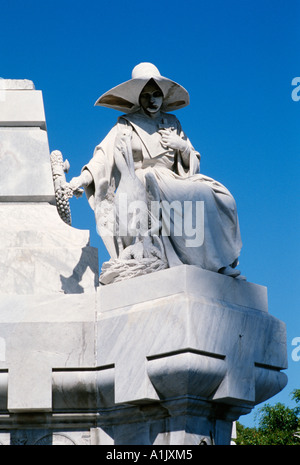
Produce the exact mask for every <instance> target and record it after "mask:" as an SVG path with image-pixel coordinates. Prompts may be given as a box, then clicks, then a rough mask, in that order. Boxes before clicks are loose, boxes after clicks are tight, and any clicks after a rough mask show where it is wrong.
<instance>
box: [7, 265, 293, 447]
mask: <svg viewBox="0 0 300 465" xmlns="http://www.w3.org/2000/svg"><path fill="white" fill-rule="evenodd" d="M0 314H1V321H0V330H1V335H0V340H1V342H2V357H1V358H2V360H1V371H0V387H1V388H0V412H1V415H0V441H1V440H2V441H3V438H5V437H7V434H8V433H9V435H10V440H11V441H14V440H15V439H14V438H15V437H16V435H17V436H18V437H19V440H21V439H20V438H21V437H22V438H23V440H24V437H25V438H26V441H27V443H34V444H38V443H40V442H41V441H42V442H43V441H46V439H43V438H47V441H48V443H49V441H59V440H65V441H66V444H67V443H68V441H71V442H70V443H75V444H81V443H86V444H100V445H113V444H115V445H133V444H136V445H151V444H153V445H162V444H165V445H168V444H169V445H197V444H200V443H203V442H204V443H207V444H212V443H213V444H229V443H230V437H231V430H232V422H233V421H235V420H237V419H238V418H239V417H240V416H241V415H243V414H246V413H249V412H250V411H251V409H252V408H253V407H254V406H255V405H256V404H258V403H260V402H262V401H264V400H266V399H268V398H269V397H272V396H273V395H275V394H276V393H277V392H279V391H280V390H281V389H282V388H283V387H284V386H285V384H286V375H285V374H284V373H282V371H281V370H283V369H285V368H286V366H287V361H286V341H285V325H284V324H283V323H282V322H281V321H279V320H277V319H276V318H274V317H272V316H271V315H270V314H269V313H268V311H267V291H266V289H265V288H264V287H262V286H257V285H255V284H251V283H247V282H242V281H236V280H234V279H232V278H229V277H226V276H222V275H218V274H215V273H211V272H208V271H204V270H201V269H198V268H196V267H189V266H180V267H178V268H172V269H168V270H163V271H159V272H157V273H153V274H152V275H147V276H142V277H138V278H133V279H131V280H128V281H124V282H121V283H116V284H111V285H109V286H102V287H100V288H98V289H94V291H93V292H92V291H91V290H89V291H86V292H84V293H81V294H71V295H62V294H56V295H54V294H45V293H44V294H42V295H27V296H24V295H23V296H20V295H19V296H16V295H10V296H9V295H7V296H6V297H5V296H4V295H3V294H2V297H1V313H0ZM1 430H2V433H1ZM22 434H23V436H22ZM5 435H6V436H5ZM63 438H64V439H63ZM66 438H67V439H66ZM7 440H8V439H7ZM30 441H32V442H30ZM4 442H5V441H4ZM45 443H46V442H45Z"/></svg>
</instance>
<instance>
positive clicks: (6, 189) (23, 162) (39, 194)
mask: <svg viewBox="0 0 300 465" xmlns="http://www.w3.org/2000/svg"><path fill="white" fill-rule="evenodd" d="M0 173H1V174H0V176H1V178H0V202H6V201H11V202H12V201H13V202H17V201H22V202H33V201H44V202H52V203H54V202H55V194H54V185H53V178H52V171H51V165H50V153H49V144H48V136H47V133H46V132H45V131H43V130H41V129H39V128H26V129H25V128H16V129H12V128H7V129H4V128H1V127H0Z"/></svg>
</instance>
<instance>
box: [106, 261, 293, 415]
mask: <svg viewBox="0 0 300 465" xmlns="http://www.w3.org/2000/svg"><path fill="white" fill-rule="evenodd" d="M98 293H99V299H98V318H99V323H98V333H97V334H98V351H97V354H98V355H97V365H99V366H101V365H105V364H112V365H114V367H115V400H116V402H117V403H122V402H123V403H124V402H125V403H126V402H132V403H137V402H141V403H143V402H155V401H157V400H158V398H159V399H162V398H167V396H168V395H170V392H173V391H172V389H173V387H174V386H180V385H181V384H182V382H183V380H184V378H185V371H184V370H185V369H186V368H187V367H188V366H189V365H190V366H191V370H190V374H189V376H190V378H189V381H188V383H187V385H189V386H190V387H192V386H194V388H192V391H193V394H191V392H190V394H191V395H195V396H200V397H202V396H204V397H205V396H206V397H207V396H208V397H210V396H211V399H214V400H215V401H217V402H223V403H231V404H237V403H240V404H242V405H244V404H246V405H252V406H253V405H254V404H255V402H256V400H258V401H261V399H263V400H265V397H264V396H266V397H268V393H270V392H271V395H274V390H275V391H276V390H277V389H278V390H280V389H282V388H283V386H284V385H285V383H286V376H285V374H284V373H282V372H281V370H283V369H285V368H286V367H287V354H286V336H285V325H284V323H282V322H281V321H279V320H277V319H276V318H274V317H272V316H271V315H270V314H269V313H268V311H267V302H266V289H265V288H264V287H263V286H257V285H255V284H253V283H246V282H242V281H237V280H234V279H233V278H229V277H225V276H222V275H218V274H217V273H212V272H208V271H204V270H199V269H197V267H193V266H181V267H177V268H173V269H168V270H163V271H159V272H157V273H153V275H147V276H145V277H138V278H132V279H131V280H128V281H126V282H125V281H123V282H121V283H116V284H111V285H108V286H102V287H101V288H99V290H98ZM251 306H252V307H251ZM254 335H255V337H254ZM173 364H175V365H174V367H173V368H171V367H172V366H173ZM257 368H261V369H262V370H265V373H268V375H266V376H265V375H263V374H262V373H260V374H259V373H258V372H257ZM171 372H173V373H175V378H174V377H173V375H172V376H171ZM271 372H272V373H271ZM197 373H198V375H197ZM270 373H271V374H272V375H274V377H273V378H272V376H271V375H270ZM193 376H195V380H194V381H193ZM271 378H272V379H271ZM264 379H265V380H266V379H268V380H269V382H268V383H266V386H268V388H266V390H265V391H264V389H263V387H262V385H263V386H264ZM200 380H201V381H200ZM212 380H214V381H213V382H212ZM194 382H195V384H193V383H194ZM199 383H200V384H199ZM216 383H217V384H216ZM261 383H262V384H261ZM274 386H275V388H274ZM153 387H154V389H153ZM207 389H208V390H209V389H211V390H210V391H209V392H208V391H207ZM266 391H267V392H266ZM277 392H278V391H277ZM258 393H259V394H258ZM172 395H175V394H174V392H173V394H172Z"/></svg>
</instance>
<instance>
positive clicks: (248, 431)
mask: <svg viewBox="0 0 300 465" xmlns="http://www.w3.org/2000/svg"><path fill="white" fill-rule="evenodd" d="M292 399H293V400H295V402H296V403H300V389H296V390H294V391H293V392H292ZM258 416H259V421H258V427H253V428H247V427H245V426H243V425H242V424H241V423H239V422H237V424H236V429H237V438H236V440H235V442H236V444H237V445H257V446H258V445H261V446H263V445H266V446H270V445H300V438H299V437H297V436H296V435H295V434H294V433H296V432H297V431H300V407H295V408H289V407H286V406H285V405H284V404H282V403H280V402H278V403H277V404H275V405H273V406H271V405H269V404H265V405H264V406H263V407H262V408H261V409H259V411H258ZM299 436H300V433H299Z"/></svg>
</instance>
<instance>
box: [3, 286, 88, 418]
mask: <svg viewBox="0 0 300 465" xmlns="http://www.w3.org/2000/svg"><path fill="white" fill-rule="evenodd" d="M95 295H96V294H95V293H94V294H90V295H86V294H84V295H76V296H75V295H72V296H64V295H60V296H56V297H55V296H53V295H48V296H46V295H45V296H32V295H31V296H10V297H5V296H2V297H1V304H0V307H1V308H0V315H1V317H0V319H1V322H0V323H1V324H0V341H1V343H2V346H3V347H2V350H1V357H0V358H2V359H1V360H0V367H1V368H0V369H1V370H2V372H1V374H3V370H5V369H7V370H8V376H7V375H6V377H5V379H3V382H2V384H3V386H2V391H3V393H4V391H5V389H6V391H7V407H6V408H7V409H8V410H9V411H11V412H22V411H30V412H34V411H44V412H46V411H49V410H51V409H52V371H53V370H54V369H60V368H64V369H66V370H68V369H69V368H74V367H75V368H76V369H78V368H79V367H84V368H86V367H91V368H93V366H94V363H95V353H94V351H95V344H94V332H95ZM6 383H7V384H8V385H7V386H6V388H5V386H4V385H5V384H6ZM3 393H2V396H0V397H1V398H2V397H4V394H3ZM1 404H3V399H2V402H1Z"/></svg>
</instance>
